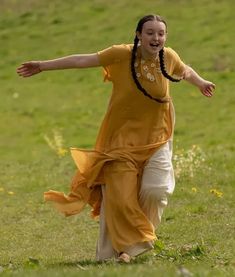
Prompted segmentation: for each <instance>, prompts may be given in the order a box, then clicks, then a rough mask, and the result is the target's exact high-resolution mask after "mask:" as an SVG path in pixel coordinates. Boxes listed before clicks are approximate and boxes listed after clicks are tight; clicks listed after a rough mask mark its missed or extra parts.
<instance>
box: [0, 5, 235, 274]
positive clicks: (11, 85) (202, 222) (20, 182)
mask: <svg viewBox="0 0 235 277" xmlns="http://www.w3.org/2000/svg"><path fill="white" fill-rule="evenodd" d="M233 7H234V1H232V0H231V1H229V0H228V1H225V0H224V1H216V0H214V1H213V0H211V1H206V0H205V1H204V0H201V1H194V0H192V1H186V0H179V1H172V0H165V1H163V0H162V1H146V2H144V1H139V0H136V1H130V3H126V1H124V0H120V1H104V0H91V1H75V0H74V1H71V0H70V1H69V0H68V1H59V0H55V1H50V3H48V1H44V0H42V1H40V2H39V1H21V2H19V1H13V0H9V1H0V26H1V28H0V40H1V47H0V55H1V57H2V58H1V60H0V70H1V73H0V81H1V97H2V101H1V102H0V116H1V121H0V130H1V137H0V155H1V167H0V170H1V175H0V176H1V177H0V188H3V189H4V191H0V205H1V212H2V213H1V215H0V220H1V228H0V238H1V240H0V265H1V264H2V265H4V268H6V267H8V264H9V261H11V262H12V263H13V268H15V269H21V268H28V267H29V268H30V267H31V266H32V267H33V264H31V263H29V262H28V258H29V257H30V256H32V257H35V258H36V259H38V260H40V264H41V266H42V268H43V267H46V268H48V267H52V269H51V270H52V272H54V273H55V271H56V270H57V269H58V268H59V269H60V271H61V273H60V275H58V276H64V275H65V274H70V275H71V276H73V274H75V273H76V272H77V270H79V272H80V271H81V270H82V268H83V267H85V268H86V269H90V270H92V271H84V272H85V273H86V274H87V275H89V272H93V271H95V272H96V274H97V275H98V276H103V275H102V274H106V273H107V274H111V273H112V274H113V275H114V276H117V275H118V274H120V275H121V274H122V275H123V274H127V275H128V274H129V272H132V271H135V272H138V274H150V273H151V272H152V274H155V273H156V272H155V270H157V271H158V272H159V274H164V272H166V271H167V272H168V276H170V274H172V276H174V274H175V272H176V266H177V265H179V264H186V265H187V267H189V268H190V270H191V271H192V272H194V273H195V274H198V275H199V276H201V275H203V274H204V275H209V274H216V275H218V276H224V275H225V274H228V275H229V274H231V272H233V269H234V267H233V266H234V260H233V256H234V252H233V245H234V242H233V237H232V230H234V229H233V226H234V225H233V223H234V222H232V219H233V213H234V204H233V199H232V197H233V193H234V176H233V175H232V173H231V172H232V168H233V166H234V158H233V157H234V132H233V125H234V112H233V111H234V106H235V96H234V94H233V93H232V92H233V90H232V88H233V87H234V85H235V81H234V80H235V79H234V72H233V71H234V60H233V59H232V58H231V57H233V53H234V42H233V36H232V34H229V30H232V27H233V26H234V17H233V15H232V10H233ZM151 12H155V13H159V14H161V15H163V16H164V17H165V18H166V19H167V21H168V24H169V38H168V45H170V46H172V47H173V48H175V49H176V50H177V51H178V52H179V54H180V55H181V57H182V58H183V59H184V60H185V61H186V62H187V63H188V64H191V65H193V67H194V68H195V69H197V71H198V72H200V73H202V74H203V76H205V77H207V78H209V79H211V80H213V81H214V82H215V83H216V84H217V93H216V95H215V97H214V98H213V99H211V100H208V99H205V98H203V97H201V96H200V94H199V93H198V92H197V90H196V89H195V88H193V87H191V86H189V85H187V84H183V83H182V84H180V85H174V86H172V95H173V98H174V102H175V107H176V116H177V125H176V131H175V144H176V146H177V147H178V148H179V149H182V148H183V147H184V148H186V149H187V148H189V147H191V145H193V144H197V145H199V146H200V147H201V148H202V149H203V150H204V151H205V152H206V153H207V161H208V163H210V167H211V168H212V169H211V170H210V171H207V170H201V172H200V174H197V175H196V176H195V177H194V178H188V177H187V176H186V177H184V178H181V179H180V180H179V182H178V187H177V190H176V192H175V194H174V196H173V197H172V201H171V203H170V207H169V209H168V210H167V211H166V214H165V218H164V222H163V224H162V226H161V228H160V230H159V236H160V239H161V240H162V241H164V243H165V248H164V251H165V252H164V251H163V254H162V257H153V256H151V257H148V259H146V260H145V259H144V258H142V259H139V260H138V265H135V266H129V267H124V268H123V267H113V264H112V263H111V264H110V265H107V266H101V265H100V268H99V267H98V268H97V266H95V264H94V263H93V262H92V259H93V253H94V250H95V249H94V248H95V246H94V241H95V237H96V235H97V231H98V223H97V222H93V221H91V220H90V219H89V218H88V217H87V214H88V213H89V211H88V210H87V211H85V212H84V213H83V214H82V215H80V216H78V217H73V218H69V219H64V218H61V217H60V216H58V215H57V214H55V212H54V211H53V210H51V209H49V208H48V206H45V205H42V197H41V196H42V193H43V191H45V190H47V189H49V188H56V189H60V190H65V187H66V186H67V184H68V182H69V181H70V178H71V176H72V174H73V172H74V170H75V167H74V165H73V163H72V161H71V158H70V157H69V155H66V156H65V157H64V158H60V159H59V158H58V157H57V156H56V155H54V153H53V152H52V151H51V149H50V148H49V147H48V145H47V144H46V142H45V140H44V139H43V136H44V135H45V134H46V135H48V136H50V137H51V136H52V135H53V133H52V131H53V129H58V130H59V131H60V133H61V134H62V135H63V138H64V140H65V146H66V147H69V146H80V147H92V145H93V143H94V140H95V136H96V133H97V130H98V127H99V125H100V122H101V120H102V116H103V113H104V112H105V107H106V104H107V101H108V97H109V91H110V89H111V86H110V84H105V85H104V84H103V83H102V72H101V70H100V69H89V70H83V71H79V72H78V71H76V70H74V71H69V70H68V71H63V72H62V71H61V72H50V73H46V74H41V76H37V77H35V78H32V79H27V80H22V79H19V78H18V77H17V76H16V74H15V68H16V66H17V65H18V64H20V63H21V62H22V61H25V60H31V59H47V58H53V57H58V56H62V55H67V54H71V53H78V52H79V53H85V52H94V51H97V50H99V49H102V48H104V47H107V46H109V45H111V44H118V43H123V42H131V41H132V39H133V32H134V28H135V24H136V21H137V19H138V18H139V17H140V16H142V15H143V14H146V13H151ZM191 187H197V189H198V193H192V191H191ZM211 188H217V189H220V190H222V191H223V192H224V196H223V198H216V197H215V196H214V195H212V194H210V193H209V190H210V189H211ZM9 191H13V192H14V195H9V194H8V192H9ZM88 230H89V233H88V232H87V231H88ZM197 244H198V245H200V247H201V248H203V249H204V250H203V251H202V252H203V253H201V255H198V256H196V259H194V258H195V257H194V256H195V255H194V254H195V253H194V250H195V249H194V248H193V247H194V245H197ZM185 245H190V247H191V248H190V250H188V251H186V254H188V255H183V254H182V253H183V252H182V251H183V250H182V247H184V246H185ZM190 251H191V252H190ZM199 252H200V251H199ZM193 257H194V258H193ZM84 259H88V260H87V261H86V260H84ZM90 259H91V260H90ZM78 261H83V262H80V268H79V267H78V268H77V267H76V265H77V262H78ZM169 263H171V265H170V266H169ZM145 264H149V265H151V271H150V270H149V267H147V268H146V267H144V266H143V265H145ZM66 265H72V266H73V267H72V269H67V267H66ZM35 267H37V266H35ZM62 268H63V270H62ZM39 270H43V269H41V267H40V268H39ZM80 273H81V272H80ZM18 274H19V276H20V274H22V276H26V275H25V274H26V272H25V271H23V272H22V273H20V272H19V273H18ZM28 274H29V275H30V274H33V275H32V276H36V275H37V271H35V272H33V273H30V272H29V273H28ZM38 274H39V276H40V274H41V273H40V272H39V273H38ZM48 274H51V271H50V272H49V273H48ZM90 274H92V273H90ZM44 275H45V276H46V273H44ZM70 275H69V276H70ZM48 276H51V275H48ZM118 276H119V275H118ZM211 276H212V275H211ZM213 276H215V275H213Z"/></svg>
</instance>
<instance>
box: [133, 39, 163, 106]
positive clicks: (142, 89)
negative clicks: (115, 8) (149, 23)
mask: <svg viewBox="0 0 235 277" xmlns="http://www.w3.org/2000/svg"><path fill="white" fill-rule="evenodd" d="M138 42H139V39H138V38H137V36H135V39H134V46H133V49H132V54H131V73H132V77H133V79H134V81H135V84H136V86H137V88H138V89H139V90H140V91H142V92H143V94H144V95H145V96H147V97H149V98H150V99H152V100H154V101H156V102H159V103H166V102H168V100H161V99H158V98H155V97H153V96H152V95H150V94H149V93H148V92H147V91H146V90H145V89H144V88H143V87H142V86H141V84H140V82H139V80H138V78H137V76H136V71H135V59H136V52H137V46H138Z"/></svg>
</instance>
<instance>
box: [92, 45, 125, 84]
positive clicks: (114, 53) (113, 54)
mask: <svg viewBox="0 0 235 277" xmlns="http://www.w3.org/2000/svg"><path fill="white" fill-rule="evenodd" d="M129 53H130V47H128V45H126V44H121V45H113V46H111V47H108V48H106V49H104V50H101V51H99V52H97V54H98V58H99V62H100V65H101V66H103V68H104V80H110V81H111V80H112V78H111V74H112V68H113V67H114V66H115V65H118V64H119V63H121V62H122V61H123V60H126V59H127V58H128V57H129Z"/></svg>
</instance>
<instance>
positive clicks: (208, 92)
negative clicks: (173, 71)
mask: <svg viewBox="0 0 235 277" xmlns="http://www.w3.org/2000/svg"><path fill="white" fill-rule="evenodd" d="M184 79H185V80H186V81H188V82H189V83H190V84H192V85H195V86H197V87H198V89H199V90H200V91H201V93H202V94H203V95H205V96H207V97H211V96H212V95H213V90H214V89H215V84H214V83H212V82H210V81H207V80H205V79H203V78H202V77H201V76H199V75H198V74H197V72H196V71H194V70H193V69H192V68H191V67H189V66H187V67H186V70H185V72H184Z"/></svg>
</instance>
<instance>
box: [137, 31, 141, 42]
mask: <svg viewBox="0 0 235 277" xmlns="http://www.w3.org/2000/svg"><path fill="white" fill-rule="evenodd" d="M136 36H137V38H138V39H139V40H141V33H140V32H139V31H136Z"/></svg>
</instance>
